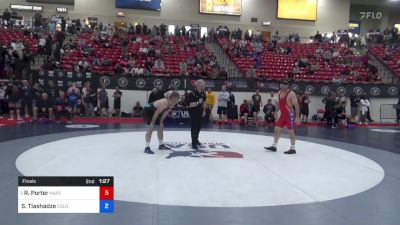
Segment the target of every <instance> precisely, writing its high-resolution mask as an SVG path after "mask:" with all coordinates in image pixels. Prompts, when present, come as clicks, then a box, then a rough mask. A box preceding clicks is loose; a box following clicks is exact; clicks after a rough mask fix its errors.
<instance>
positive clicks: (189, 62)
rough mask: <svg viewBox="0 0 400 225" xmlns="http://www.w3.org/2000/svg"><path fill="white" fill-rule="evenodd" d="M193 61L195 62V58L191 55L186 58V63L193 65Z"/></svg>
mask: <svg viewBox="0 0 400 225" xmlns="http://www.w3.org/2000/svg"><path fill="white" fill-rule="evenodd" d="M195 63H196V59H195V58H194V57H193V56H190V57H189V58H188V59H187V64H188V65H190V66H193V65H194V64H195Z"/></svg>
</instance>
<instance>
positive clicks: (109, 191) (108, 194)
mask: <svg viewBox="0 0 400 225" xmlns="http://www.w3.org/2000/svg"><path fill="white" fill-rule="evenodd" d="M100 200H114V187H103V186H101V187H100Z"/></svg>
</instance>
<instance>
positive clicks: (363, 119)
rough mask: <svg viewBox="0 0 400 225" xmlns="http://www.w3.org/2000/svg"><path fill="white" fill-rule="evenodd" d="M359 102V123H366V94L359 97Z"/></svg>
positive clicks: (367, 102)
mask: <svg viewBox="0 0 400 225" xmlns="http://www.w3.org/2000/svg"><path fill="white" fill-rule="evenodd" d="M360 104H361V107H360V111H361V118H360V124H366V125H368V123H367V121H366V120H367V114H368V108H369V105H370V102H369V100H368V98H367V95H366V94H364V95H363V96H362V97H361V99H360Z"/></svg>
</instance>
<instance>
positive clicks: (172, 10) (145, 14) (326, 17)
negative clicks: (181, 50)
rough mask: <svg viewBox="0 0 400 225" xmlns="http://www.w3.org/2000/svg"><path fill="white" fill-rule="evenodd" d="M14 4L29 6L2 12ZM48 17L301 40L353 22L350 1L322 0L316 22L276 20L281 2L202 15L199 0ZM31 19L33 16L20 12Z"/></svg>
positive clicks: (48, 9)
mask: <svg viewBox="0 0 400 225" xmlns="http://www.w3.org/2000/svg"><path fill="white" fill-rule="evenodd" d="M10 3H13V4H29V3H27V2H26V1H25V0H1V1H0V10H2V9H4V8H7V7H9V5H10ZM42 5H43V6H44V10H45V11H44V14H45V15H47V16H49V15H53V14H56V13H55V8H56V7H66V8H68V9H69V11H70V13H69V14H68V15H69V16H70V17H71V18H76V17H80V18H86V17H88V16H95V17H98V18H99V19H100V20H102V21H105V22H113V21H116V20H122V21H125V22H136V21H140V22H146V23H147V24H149V25H152V24H160V23H161V22H164V23H166V24H178V25H189V24H190V23H200V25H201V26H207V27H216V26H218V25H225V24H227V25H229V26H230V27H231V28H234V27H238V26H240V27H242V28H249V29H253V30H256V29H260V30H265V31H275V30H280V31H281V34H282V35H287V34H289V33H291V32H299V34H300V35H301V36H310V35H313V34H315V32H316V31H317V30H320V31H321V32H331V31H333V30H338V29H343V28H346V27H347V23H348V21H349V10H350V0H335V1H332V0H319V2H318V19H317V21H316V22H306V21H293V20H278V19H276V8H277V0H242V16H240V17H239V16H219V15H205V14H200V13H199V0H162V7H161V11H160V12H157V11H144V10H131V9H129V10H128V9H120V10H118V9H116V8H115V0H75V6H60V5H50V4H42ZM117 11H124V12H126V18H117V17H116V16H115V15H116V12H117ZM20 14H23V15H25V16H27V17H29V16H31V15H32V14H33V13H27V12H20ZM252 17H256V18H258V21H259V22H258V23H251V22H250V18H252ZM262 21H271V22H272V26H270V27H262V26H261V23H262Z"/></svg>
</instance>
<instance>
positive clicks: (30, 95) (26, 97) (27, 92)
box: [21, 80, 35, 118]
mask: <svg viewBox="0 0 400 225" xmlns="http://www.w3.org/2000/svg"><path fill="white" fill-rule="evenodd" d="M21 93H22V105H21V108H22V109H23V110H24V112H25V118H28V117H29V116H32V115H33V112H32V110H33V100H34V96H35V93H34V89H33V88H32V87H31V85H30V84H29V82H28V81H27V80H23V81H22V87H21Z"/></svg>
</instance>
